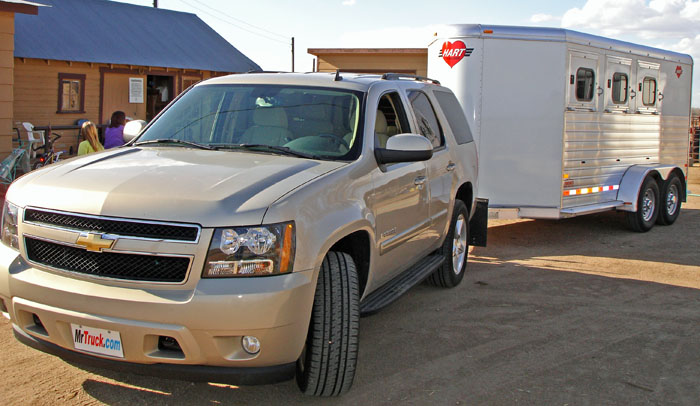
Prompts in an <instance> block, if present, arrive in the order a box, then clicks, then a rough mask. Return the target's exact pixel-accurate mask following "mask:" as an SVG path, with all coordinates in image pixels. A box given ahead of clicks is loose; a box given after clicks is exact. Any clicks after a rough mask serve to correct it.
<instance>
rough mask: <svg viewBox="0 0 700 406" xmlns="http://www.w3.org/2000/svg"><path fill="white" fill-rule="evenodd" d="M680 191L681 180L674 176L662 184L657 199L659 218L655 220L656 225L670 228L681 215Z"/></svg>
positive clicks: (681, 188)
mask: <svg viewBox="0 0 700 406" xmlns="http://www.w3.org/2000/svg"><path fill="white" fill-rule="evenodd" d="M682 190H683V187H682V186H681V180H680V179H678V176H676V175H671V177H670V178H668V180H667V181H666V182H664V184H663V187H662V189H661V198H660V199H659V200H660V202H659V216H658V218H657V219H656V224H661V225H666V226H670V225H671V224H673V223H674V222H675V221H676V219H677V218H678V216H679V215H680V214H681V204H682V199H681V193H682V192H681V191H682Z"/></svg>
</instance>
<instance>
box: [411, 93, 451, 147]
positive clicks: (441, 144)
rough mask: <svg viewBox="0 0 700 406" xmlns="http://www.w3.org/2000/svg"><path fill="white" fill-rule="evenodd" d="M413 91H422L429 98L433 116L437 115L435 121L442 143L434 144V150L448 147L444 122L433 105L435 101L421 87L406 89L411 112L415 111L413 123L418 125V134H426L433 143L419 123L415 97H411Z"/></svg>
mask: <svg viewBox="0 0 700 406" xmlns="http://www.w3.org/2000/svg"><path fill="white" fill-rule="evenodd" d="M412 92H416V93H420V94H422V95H423V96H425V98H426V100H428V105H429V106H430V109H431V111H432V112H433V117H435V122H436V123H437V126H438V131H439V133H438V134H437V136H438V137H439V139H440V145H433V150H439V149H441V148H445V147H446V144H445V130H444V129H443V128H442V123H441V122H440V118H439V117H438V115H437V112H436V111H435V106H434V105H433V102H432V101H431V100H430V96H428V94H427V93H426V92H424V91H423V90H421V89H407V90H406V97H407V98H408V102H409V105H410V106H411V112H412V113H413V123H414V125H415V126H416V130H418V131H416V134H420V135H422V136H424V137H425V138H426V139H427V140H428V141H430V143H431V144H432V143H433V142H432V140H431V139H430V138H428V137H427V136H426V135H425V134H422V133H421V132H420V125H418V114H416V108H415V107H414V105H413V99H412V98H411V93H412Z"/></svg>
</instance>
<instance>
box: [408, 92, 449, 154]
mask: <svg viewBox="0 0 700 406" xmlns="http://www.w3.org/2000/svg"><path fill="white" fill-rule="evenodd" d="M408 100H410V101H411V106H412V107H413V112H414V113H415V115H416V121H417V122H418V131H419V132H420V133H421V134H422V135H423V136H425V138H427V139H428V140H430V142H431V143H432V144H433V148H438V147H441V146H442V145H444V142H443V137H442V127H440V122H439V121H438V119H437V116H436V115H435V110H434V109H433V105H432V104H431V103H430V100H429V99H428V96H426V95H425V93H423V92H420V91H418V90H411V91H409V92H408Z"/></svg>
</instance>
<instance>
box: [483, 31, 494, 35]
mask: <svg viewBox="0 0 700 406" xmlns="http://www.w3.org/2000/svg"><path fill="white" fill-rule="evenodd" d="M484 34H493V30H484Z"/></svg>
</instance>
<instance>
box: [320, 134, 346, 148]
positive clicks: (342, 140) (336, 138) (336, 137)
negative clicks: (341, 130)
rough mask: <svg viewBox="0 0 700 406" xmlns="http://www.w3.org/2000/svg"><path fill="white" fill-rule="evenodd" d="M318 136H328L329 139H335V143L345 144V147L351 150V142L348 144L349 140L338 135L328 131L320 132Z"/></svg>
mask: <svg viewBox="0 0 700 406" xmlns="http://www.w3.org/2000/svg"><path fill="white" fill-rule="evenodd" d="M318 136H319V137H320V138H328V139H330V140H331V141H333V143H334V144H335V145H338V146H340V145H342V146H344V147H345V148H347V149H348V150H350V144H348V143H347V141H345V140H344V139H342V138H341V137H338V136H337V135H334V134H328V133H322V134H319V135H318Z"/></svg>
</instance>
